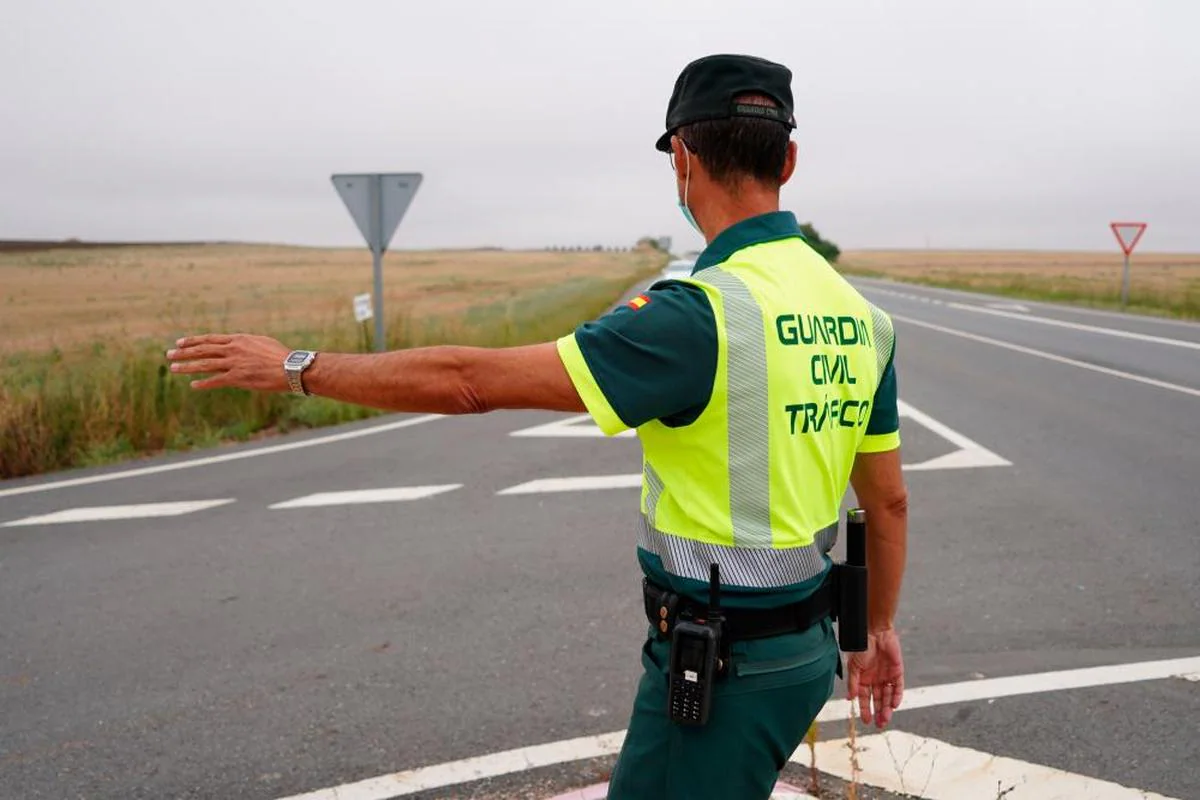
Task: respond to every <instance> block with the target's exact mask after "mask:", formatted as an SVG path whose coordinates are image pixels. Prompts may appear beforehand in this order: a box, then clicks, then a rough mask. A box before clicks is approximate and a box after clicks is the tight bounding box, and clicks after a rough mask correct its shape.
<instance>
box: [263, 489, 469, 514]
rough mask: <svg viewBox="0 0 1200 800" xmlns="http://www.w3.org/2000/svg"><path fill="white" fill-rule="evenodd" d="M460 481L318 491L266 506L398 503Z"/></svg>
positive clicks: (421, 496) (446, 490) (444, 490)
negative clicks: (426, 484)
mask: <svg viewBox="0 0 1200 800" xmlns="http://www.w3.org/2000/svg"><path fill="white" fill-rule="evenodd" d="M461 488H462V484H461V483H447V484H443V485H440V486H396V487H393V488H391V489H358V490H356V491H349V492H318V493H316V494H309V495H305V496H304V497H297V498H295V499H294V500H285V501H284V502H282V503H275V504H274V505H271V506H268V508H271V509H281V508H316V507H317V506H349V505H361V504H363V503H400V502H404V501H406V500H423V499H425V498H426V497H433V496H434V495H438V494H444V493H445V492H452V491H454V490H455V489H461Z"/></svg>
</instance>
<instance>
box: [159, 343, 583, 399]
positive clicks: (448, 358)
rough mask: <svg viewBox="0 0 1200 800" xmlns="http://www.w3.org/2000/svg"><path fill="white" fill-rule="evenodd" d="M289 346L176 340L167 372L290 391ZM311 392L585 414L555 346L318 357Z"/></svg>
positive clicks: (203, 385)
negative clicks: (288, 380)
mask: <svg viewBox="0 0 1200 800" xmlns="http://www.w3.org/2000/svg"><path fill="white" fill-rule="evenodd" d="M289 352H290V350H289V348H288V347H286V346H285V345H283V344H281V343H280V342H278V341H276V340H275V339H272V338H270V337H268V336H253V335H249V334H211V335H205V336H190V337H186V338H183V339H180V340H179V341H178V342H177V343H176V347H175V349H173V350H170V351H168V353H167V359H168V360H169V361H170V362H171V371H172V372H175V373H178V374H184V375H199V374H208V375H210V377H208V378H204V379H202V380H196V381H193V382H192V387H193V388H195V389H216V388H221V387H236V388H241V389H252V390H256V391H266V392H283V391H287V390H288V385H287V376H286V373H285V372H284V370H283V361H284V359H285V358H286V357H287V354H288V353H289ZM304 387H305V389H307V390H308V391H309V392H311V393H313V394H316V395H321V396H322V397H329V398H332V399H334V400H342V401H345V402H348V403H355V404H357V405H363V406H370V407H373V408H381V409H386V410H389V411H419V412H428V413H435V414H478V413H483V412H485V411H493V410H496V409H513V408H525V409H545V410H549V411H585V410H586V409H585V407H584V405H583V401H582V400H581V399H580V398H579V393H578V392H577V391H576V389H575V386H574V384H573V383H572V382H571V379H570V377H569V376H568V375H567V370H566V368H565V367H564V366H563V363H562V359H561V358H560V357H559V355H558V352H557V349H556V347H555V344H554V343H553V342H547V343H543V344H536V345H528V346H524V347H507V348H483V347H456V346H438V347H421V348H416V349H413V350H398V351H394V352H387V353H374V354H368V355H355V354H348V353H326V352H321V353H319V354H318V355H317V358H316V361H314V362H313V364H312V366H310V367H309V368H308V369H307V370H306V371H305V373H304Z"/></svg>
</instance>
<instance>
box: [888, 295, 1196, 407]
mask: <svg viewBox="0 0 1200 800" xmlns="http://www.w3.org/2000/svg"><path fill="white" fill-rule="evenodd" d="M890 316H891V318H892V319H894V320H898V321H900V322H906V323H908V324H909V325H916V326H918V327H921V328H928V329H929V330H932V331H937V332H939V333H946V334H949V335H951V336H959V337H961V338H963V339H970V340H972V341H975V342H982V343H983V344H990V345H992V346H994V347H1003V348H1004V349H1006V350H1012V351H1014V352H1016V353H1024V354H1025V355H1029V356H1036V357H1038V358H1044V359H1046V360H1047V361H1057V362H1058V363H1060V364H1070V365H1071V366H1073V367H1079V368H1080V369H1086V370H1091V371H1092V372H1099V373H1100V374H1101V375H1110V376H1112V377H1114V378H1122V379H1124V380H1127V381H1134V382H1135V383H1144V384H1146V385H1147V386H1157V387H1158V388H1160V389H1169V390H1171V391H1173V392H1179V393H1181V394H1188V395H1191V396H1193V397H1200V389H1193V388H1192V387H1190V386H1180V385H1179V384H1177V383H1168V382H1167V381H1160V380H1158V379H1157V378H1147V377H1146V376H1145V375H1135V374H1134V373H1132V372H1124V371H1122V370H1119V369H1111V368H1109V367H1102V366H1100V365H1099V364H1092V363H1091V362H1089V361H1079V360H1077V359H1074V358H1067V357H1066V356H1060V355H1056V354H1055V353H1047V352H1046V351H1045V350H1035V349H1033V348H1032V347H1025V346H1024V345H1019V344H1013V343H1012V342H1006V341H1004V340H1002V339H993V338H991V337H990V336H980V335H979V334H977V333H970V332H968V331H960V330H958V329H957V328H947V327H946V326H945V325H935V324H933V323H932V322H925V321H924V320H919V319H913V318H912V317H904V316H901V315H899V314H891V315H890Z"/></svg>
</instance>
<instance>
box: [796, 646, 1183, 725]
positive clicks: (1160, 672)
mask: <svg viewBox="0 0 1200 800" xmlns="http://www.w3.org/2000/svg"><path fill="white" fill-rule="evenodd" d="M1197 669H1200V657H1193V658H1174V659H1169V660H1166V661H1141V662H1137V663H1134V664H1111V665H1109V666H1104V667H1086V668H1083V669H1068V670H1059V671H1057V672H1041V673H1034V674H1031V675H1010V676H1008V677H1005V678H983V679H980V680H976V681H961V682H959V683H944V684H941V685H940V686H924V687H920V688H917V689H905V690H904V705H902V706H901V709H900V710H905V709H907V710H909V711H911V710H913V709H917V708H931V707H933V706H944V705H950V704H952V703H968V702H971V701H974V700H997V699H999V698H1002V697H1017V696H1020V695H1027V694H1041V693H1043V692H1064V691H1067V690H1070V689H1090V688H1093V687H1096V686H1115V685H1117V684H1122V683H1141V682H1142V681H1155V680H1163V679H1165V678H1181V677H1183V676H1185V675H1188V674H1190V673H1192V672H1195V671H1196V670H1197ZM850 709H851V703H850V701H849V700H830V701H829V702H828V703H826V704H825V707H824V708H823V709H821V713H819V714H818V715H817V722H835V721H837V720H844V719H847V718H848V717H849V715H850Z"/></svg>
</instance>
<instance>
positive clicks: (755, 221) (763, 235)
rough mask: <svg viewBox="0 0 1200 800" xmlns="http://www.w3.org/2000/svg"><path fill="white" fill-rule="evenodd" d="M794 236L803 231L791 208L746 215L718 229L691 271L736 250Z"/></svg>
mask: <svg viewBox="0 0 1200 800" xmlns="http://www.w3.org/2000/svg"><path fill="white" fill-rule="evenodd" d="M796 236H799V237H801V238H804V234H803V233H802V232H801V231H800V223H798V222H797V221H796V215H795V214H793V213H792V212H791V211H772V212H769V213H767V214H759V215H757V216H754V217H748V218H747V219H744V220H742V221H741V222H737V223H734V224H733V225H730V226H729V227H728V228H726V229H725V230H723V231H721V233H720V235H718V236H717V238H715V239H713V240H712V242H710V243H709V245H708V247H706V248H704V252H703V253H701V254H700V257H699V258H697V259H696V266H695V267H694V268H693V269H692V274H693V275H695V274H696V273H697V272H699V271H700V270H702V269H707V268H708V267H711V266H713V265H714V264H720V263H722V262H723V261H728V260H729V257H730V256H732V255H733V254H734V253H736V252H737V251H738V250H742V249H743V248H746V247H750V246H751V245H756V244H764V243H766V242H774V241H777V240H779V239H791V238H793V237H796Z"/></svg>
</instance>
